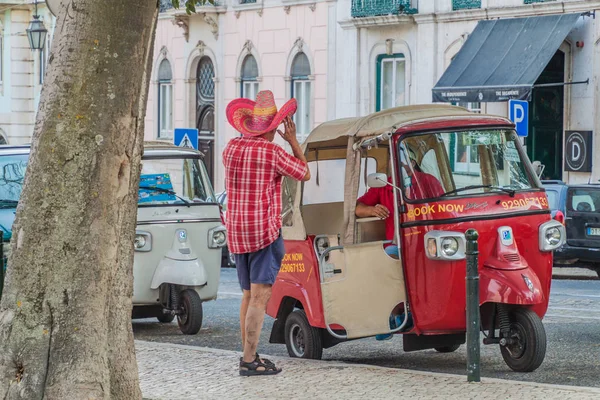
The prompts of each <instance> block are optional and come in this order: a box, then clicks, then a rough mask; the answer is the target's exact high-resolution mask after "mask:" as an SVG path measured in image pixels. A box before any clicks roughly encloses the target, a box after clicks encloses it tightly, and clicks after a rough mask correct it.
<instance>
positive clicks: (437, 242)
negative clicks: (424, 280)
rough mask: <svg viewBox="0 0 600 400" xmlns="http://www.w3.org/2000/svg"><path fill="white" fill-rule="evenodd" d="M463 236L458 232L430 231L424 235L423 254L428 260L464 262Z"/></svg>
mask: <svg viewBox="0 0 600 400" xmlns="http://www.w3.org/2000/svg"><path fill="white" fill-rule="evenodd" d="M465 251H466V240H465V235H464V234H462V233H460V232H446V231H430V232H427V233H426V234H425V254H426V255H427V258H429V259H430V260H446V261H456V260H464V259H465V257H466V256H465Z"/></svg>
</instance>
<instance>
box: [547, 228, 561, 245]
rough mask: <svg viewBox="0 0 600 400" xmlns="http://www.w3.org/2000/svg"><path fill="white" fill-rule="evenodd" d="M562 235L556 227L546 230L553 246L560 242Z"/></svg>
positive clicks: (548, 239)
mask: <svg viewBox="0 0 600 400" xmlns="http://www.w3.org/2000/svg"><path fill="white" fill-rule="evenodd" d="M561 237H562V235H561V234H560V230H559V229H558V228H556V227H552V228H550V229H548V230H547V231H546V241H547V242H548V244H549V245H551V246H556V245H557V244H559V243H560V239H561Z"/></svg>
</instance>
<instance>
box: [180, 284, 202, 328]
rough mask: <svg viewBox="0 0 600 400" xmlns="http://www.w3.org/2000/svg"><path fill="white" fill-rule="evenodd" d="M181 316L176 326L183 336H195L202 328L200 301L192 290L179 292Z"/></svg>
mask: <svg viewBox="0 0 600 400" xmlns="http://www.w3.org/2000/svg"><path fill="white" fill-rule="evenodd" d="M180 301H181V314H179V315H178V316H177V324H178V325H179V329H180V330H181V332H182V333H183V334H184V335H195V334H196V333H198V332H199V331H200V328H201V327H202V300H201V299H200V296H199V295H198V293H196V291H195V290H192V289H186V290H184V291H183V292H181V299H180Z"/></svg>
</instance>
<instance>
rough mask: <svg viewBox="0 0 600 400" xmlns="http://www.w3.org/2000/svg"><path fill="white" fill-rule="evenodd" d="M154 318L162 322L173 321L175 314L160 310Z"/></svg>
mask: <svg viewBox="0 0 600 400" xmlns="http://www.w3.org/2000/svg"><path fill="white" fill-rule="evenodd" d="M156 319H157V320H158V322H161V323H163V324H169V323H171V322H173V320H174V319H175V315H173V314H171V313H165V312H161V313H160V314H159V315H157V316H156Z"/></svg>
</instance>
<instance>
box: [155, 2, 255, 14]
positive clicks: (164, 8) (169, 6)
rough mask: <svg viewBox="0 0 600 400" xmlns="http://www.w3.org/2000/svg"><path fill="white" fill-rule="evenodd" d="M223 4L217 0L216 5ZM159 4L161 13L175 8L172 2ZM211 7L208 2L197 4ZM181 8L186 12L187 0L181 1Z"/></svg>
mask: <svg viewBox="0 0 600 400" xmlns="http://www.w3.org/2000/svg"><path fill="white" fill-rule="evenodd" d="M254 1H256V0H254ZM222 3H223V2H222V1H220V0H215V2H214V5H215V6H220V5H222ZM158 4H159V6H158V7H159V8H158V10H159V11H160V12H165V11H168V10H170V9H172V8H173V3H172V2H171V0H159V3H158ZM211 5H212V4H210V3H208V2H207V3H206V4H202V3H201V2H197V3H196V7H205V6H211ZM179 8H180V9H181V10H183V11H185V0H179Z"/></svg>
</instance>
